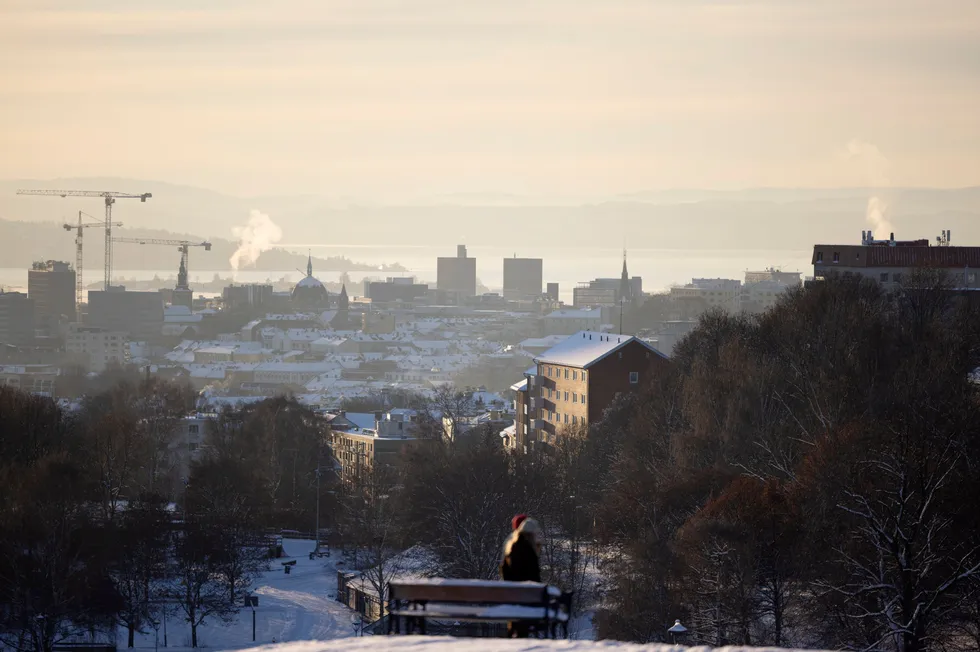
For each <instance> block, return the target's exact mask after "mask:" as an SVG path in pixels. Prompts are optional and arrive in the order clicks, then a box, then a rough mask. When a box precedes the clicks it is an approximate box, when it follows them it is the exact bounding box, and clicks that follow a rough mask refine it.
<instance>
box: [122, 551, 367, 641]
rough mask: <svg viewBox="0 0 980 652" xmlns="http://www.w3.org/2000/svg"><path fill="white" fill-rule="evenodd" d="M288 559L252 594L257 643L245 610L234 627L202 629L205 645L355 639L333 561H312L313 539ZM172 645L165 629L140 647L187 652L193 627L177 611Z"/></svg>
mask: <svg viewBox="0 0 980 652" xmlns="http://www.w3.org/2000/svg"><path fill="white" fill-rule="evenodd" d="M283 546H284V548H285V551H286V554H287V555H291V557H287V558H284V559H276V560H273V562H272V570H271V571H269V572H267V573H264V574H263V575H262V576H261V577H260V578H259V579H258V580H257V581H256V582H255V585H254V587H253V590H252V592H253V593H254V594H255V595H258V596H259V606H258V608H257V609H256V610H255V620H256V641H255V643H253V642H252V610H251V609H248V608H245V609H242V610H241V611H240V612H239V613H238V614H237V615H236V616H235V618H234V620H233V622H232V623H230V624H224V623H221V622H218V621H214V622H212V621H208V622H206V623H205V624H204V625H203V626H201V627H199V628H198V631H197V635H198V645H199V646H200V647H206V648H212V649H221V650H231V649H240V648H247V647H255V646H258V645H263V644H270V643H272V642H273V641H275V642H277V643H282V642H290V641H310V640H320V641H322V640H327V639H338V638H347V637H350V636H353V634H354V632H353V628H352V626H351V615H352V614H353V612H352V611H351V610H350V609H348V608H347V607H345V606H343V605H342V604H340V603H339V602H336V601H334V599H333V597H332V596H334V595H335V592H336V589H337V569H336V566H334V562H333V560H331V559H316V560H312V561H311V560H310V558H309V553H310V551H312V550H313V542H312V541H304V540H301V539H287V540H285V541H284V542H283ZM290 558H292V559H295V560H296V565H295V566H294V567H293V568H292V571H291V572H290V574H289V575H286V574H285V573H284V572H283V569H282V564H281V562H283V561H287V560H288V559H290ZM117 640H118V641H119V643H120V649H125V645H126V630H125V629H120V631H119V636H118V639H117ZM167 642H168V647H167V648H164V647H163V629H162V627H161V629H160V631H159V634H158V635H157V633H156V632H154V631H153V630H152V629H148V631H147V633H146V634H143V635H137V638H136V647H138V648H153V647H154V646H155V643H156V644H158V645H159V647H160V649H167V650H171V649H177V650H180V649H187V648H189V647H190V643H191V633H190V627H189V626H188V625H187V624H186V622H184V621H183V620H182V619H181V618H180V615H179V613H173V614H171V616H169V618H168V621H167Z"/></svg>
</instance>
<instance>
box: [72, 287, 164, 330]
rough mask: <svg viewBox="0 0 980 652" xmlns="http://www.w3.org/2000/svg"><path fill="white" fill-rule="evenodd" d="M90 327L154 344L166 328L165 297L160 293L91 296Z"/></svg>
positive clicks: (117, 292) (121, 290)
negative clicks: (164, 326)
mask: <svg viewBox="0 0 980 652" xmlns="http://www.w3.org/2000/svg"><path fill="white" fill-rule="evenodd" d="M87 324H88V325H89V326H96V327H98V328H104V329H106V330H109V331H117V332H123V333H126V334H127V335H129V337H130V339H132V340H153V339H156V338H158V337H159V336H160V333H161V330H162V328H163V297H162V296H161V295H160V293H159V292H126V291H125V289H124V288H121V287H113V288H111V289H109V291H105V290H98V291H96V290H93V291H91V292H89V293H88V320H87Z"/></svg>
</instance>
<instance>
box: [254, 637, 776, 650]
mask: <svg viewBox="0 0 980 652" xmlns="http://www.w3.org/2000/svg"><path fill="white" fill-rule="evenodd" d="M261 649H262V650H264V651H265V652H377V651H378V650H393V651H394V652H498V651H499V652H519V651H520V650H534V651H535V652H548V651H549V650H555V651H556V652H585V651H586V650H599V651H602V650H606V651H607V652H639V651H640V650H643V651H644V652H712V651H714V652H767V651H768V652H776V651H777V650H778V651H779V652H789V651H788V650H785V649H784V648H771V647H770V648H763V647H725V648H709V647H683V646H680V645H636V644H633V643H617V642H614V641H544V640H537V639H523V640H514V639H500V638H449V637H435V636H385V637H378V636H372V637H368V638H349V639H346V640H343V641H322V642H320V641H309V642H306V643H290V644H286V645H276V646H267V647H265V648H261Z"/></svg>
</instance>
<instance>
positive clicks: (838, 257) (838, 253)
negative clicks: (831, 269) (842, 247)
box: [834, 251, 840, 263]
mask: <svg viewBox="0 0 980 652" xmlns="http://www.w3.org/2000/svg"><path fill="white" fill-rule="evenodd" d="M834 262H835V263H839V262H840V252H839V251H835V252H834Z"/></svg>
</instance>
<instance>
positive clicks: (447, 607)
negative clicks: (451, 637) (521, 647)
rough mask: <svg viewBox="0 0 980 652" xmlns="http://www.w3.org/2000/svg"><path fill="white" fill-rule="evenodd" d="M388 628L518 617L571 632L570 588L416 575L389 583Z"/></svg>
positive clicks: (548, 629)
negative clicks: (409, 580) (409, 579)
mask: <svg viewBox="0 0 980 652" xmlns="http://www.w3.org/2000/svg"><path fill="white" fill-rule="evenodd" d="M388 597H389V600H388V602H389V611H388V633H389V634H401V633H405V634H411V633H413V632H417V633H419V634H425V633H426V623H427V622H428V621H454V622H472V623H495V622H498V623H499V622H519V623H522V624H525V625H528V626H529V627H530V628H533V630H534V632H535V633H538V634H540V633H544V634H545V635H546V636H551V637H552V638H557V633H558V630H559V628H560V629H561V631H562V634H563V636H564V637H565V638H568V619H569V615H570V613H571V607H572V594H571V593H563V592H562V591H561V590H560V589H558V588H556V587H554V586H549V585H547V584H541V583H538V582H503V581H482V580H444V579H429V580H414V581H411V582H397V581H396V582H392V583H391V584H389V585H388Z"/></svg>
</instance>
